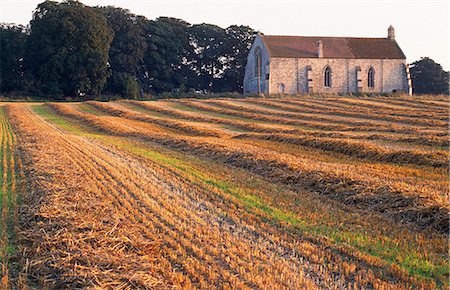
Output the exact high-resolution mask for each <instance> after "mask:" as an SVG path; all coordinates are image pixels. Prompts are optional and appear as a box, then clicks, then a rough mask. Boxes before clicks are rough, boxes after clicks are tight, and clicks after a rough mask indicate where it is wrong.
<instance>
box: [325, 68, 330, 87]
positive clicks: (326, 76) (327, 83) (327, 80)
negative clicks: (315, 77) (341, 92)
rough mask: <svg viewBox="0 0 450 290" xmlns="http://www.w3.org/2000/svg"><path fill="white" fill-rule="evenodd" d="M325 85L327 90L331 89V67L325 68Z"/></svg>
mask: <svg viewBox="0 0 450 290" xmlns="http://www.w3.org/2000/svg"><path fill="white" fill-rule="evenodd" d="M323 85H324V86H325V87H326V88H331V68H330V67H329V66H327V67H325V70H324V82H323Z"/></svg>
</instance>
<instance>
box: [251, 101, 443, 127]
mask: <svg viewBox="0 0 450 290" xmlns="http://www.w3.org/2000/svg"><path fill="white" fill-rule="evenodd" d="M242 103H252V104H256V105H261V106H262V107H267V108H269V109H277V110H281V111H288V112H294V113H314V114H318V115H319V116H322V115H331V116H337V117H351V118H356V119H357V120H369V121H371V122H372V121H375V122H378V123H386V122H393V123H397V124H399V125H414V126H437V127H446V126H447V122H446V121H438V120H429V119H427V118H423V116H422V118H421V119H418V118H411V117H404V116H395V115H390V114H389V113H384V112H383V113H382V114H380V113H381V112H359V111H357V110H353V111H349V110H344V109H339V108H336V107H333V106H324V105H320V104H317V103H316V104H310V103H307V102H302V101H301V100H300V101H289V100H277V99H272V100H270V99H245V100H242Z"/></svg>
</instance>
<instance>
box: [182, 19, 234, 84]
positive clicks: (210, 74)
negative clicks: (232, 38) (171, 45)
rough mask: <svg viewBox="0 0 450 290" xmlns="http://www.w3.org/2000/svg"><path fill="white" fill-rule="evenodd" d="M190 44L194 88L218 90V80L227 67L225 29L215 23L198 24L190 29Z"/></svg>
mask: <svg viewBox="0 0 450 290" xmlns="http://www.w3.org/2000/svg"><path fill="white" fill-rule="evenodd" d="M189 32H190V35H191V45H192V47H193V50H194V52H195V54H194V57H193V59H192V60H193V62H192V70H193V72H194V73H195V80H196V82H195V86H194V88H195V89H196V90H205V91H208V92H216V91H218V88H217V86H218V82H219V80H220V79H222V78H223V75H224V72H225V69H226V67H227V61H228V58H227V51H228V50H229V47H228V40H227V35H226V33H225V30H224V29H222V28H220V27H219V26H216V25H211V24H205V23H203V24H198V25H193V26H192V27H191V28H190V30H189Z"/></svg>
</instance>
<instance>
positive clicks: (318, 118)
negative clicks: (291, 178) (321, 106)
mask: <svg viewBox="0 0 450 290" xmlns="http://www.w3.org/2000/svg"><path fill="white" fill-rule="evenodd" d="M232 102H233V101H232V100H214V101H208V102H205V103H206V104H208V105H211V106H215V107H217V108H220V109H222V108H224V109H227V110H231V111H235V112H242V113H244V112H245V113H248V114H256V115H259V116H261V115H264V116H273V117H277V118H283V119H284V120H290V121H297V122H298V121H301V122H304V121H308V122H318V123H320V124H328V125H335V126H344V127H350V128H351V130H360V131H380V132H394V133H417V132H421V131H424V132H425V131H426V130H427V129H432V130H435V129H434V128H421V127H417V126H406V125H398V124H392V123H389V122H384V123H380V122H374V121H367V120H366V121H362V120H360V119H355V118H348V117H346V118H344V117H337V116H329V115H325V114H320V115H319V114H309V113H289V112H285V111H283V112H280V111H277V110H270V109H261V108H260V107H259V108H258V107H257V106H255V105H252V104H246V105H245V106H242V105H236V104H233V103H232Z"/></svg>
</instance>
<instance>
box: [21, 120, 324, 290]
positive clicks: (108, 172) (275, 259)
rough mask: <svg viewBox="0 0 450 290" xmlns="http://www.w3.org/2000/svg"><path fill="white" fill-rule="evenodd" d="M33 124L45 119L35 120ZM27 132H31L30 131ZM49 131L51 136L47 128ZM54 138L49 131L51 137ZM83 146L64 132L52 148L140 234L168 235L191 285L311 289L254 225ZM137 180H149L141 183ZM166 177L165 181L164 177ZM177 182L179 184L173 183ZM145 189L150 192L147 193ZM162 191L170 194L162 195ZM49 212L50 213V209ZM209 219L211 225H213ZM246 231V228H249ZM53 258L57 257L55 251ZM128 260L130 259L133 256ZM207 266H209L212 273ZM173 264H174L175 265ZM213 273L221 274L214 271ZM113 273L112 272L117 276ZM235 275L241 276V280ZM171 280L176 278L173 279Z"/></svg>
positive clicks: (95, 148) (109, 153)
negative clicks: (224, 215) (223, 215)
mask: <svg viewBox="0 0 450 290" xmlns="http://www.w3.org/2000/svg"><path fill="white" fill-rule="evenodd" d="M16 118H17V117H16ZM22 121H23V120H22ZM35 122H42V121H39V120H36V121H35ZM27 131H32V130H31V128H28V130H27ZM46 131H47V132H51V131H50V129H49V128H47V129H46ZM53 131H54V130H53ZM52 134H53V133H49V135H52ZM46 137H47V138H48V137H49V136H46ZM60 143H61V144H60ZM83 143H84V140H83V139H81V138H73V137H70V136H67V135H63V134H61V136H60V137H57V138H56V137H55V140H54V142H52V144H53V145H54V146H56V145H58V146H61V147H63V149H64V150H67V152H68V153H69V152H70V154H69V155H67V156H66V157H69V159H70V162H74V163H76V164H77V166H79V170H80V171H82V172H85V173H86V176H84V177H83V178H86V177H87V178H89V179H90V182H88V184H92V185H94V184H95V185H96V187H94V188H97V187H98V188H99V189H98V190H94V192H91V194H95V196H96V195H97V194H99V195H101V196H98V197H97V198H100V199H101V200H105V201H106V202H107V201H108V200H111V199H112V201H113V202H112V204H113V205H114V206H115V207H116V210H117V212H120V213H122V215H123V216H124V218H126V219H128V220H129V222H130V223H131V224H132V225H140V226H139V230H140V231H142V233H144V234H147V235H150V234H151V230H152V229H153V230H155V231H157V230H158V229H159V231H158V232H157V233H160V234H162V235H164V236H166V237H168V239H167V240H165V241H164V245H165V246H166V247H167V251H168V252H166V254H167V255H168V256H171V255H172V254H171V253H173V254H175V257H174V258H173V259H175V260H173V261H169V262H171V263H180V266H181V267H182V268H181V269H182V272H183V271H184V272H185V273H184V274H185V275H187V276H188V277H190V278H192V280H193V281H192V282H193V283H197V285H198V286H201V287H206V286H207V285H214V284H210V283H214V282H213V281H217V282H216V283H220V282H228V283H230V285H231V286H234V287H236V286H239V285H241V286H245V285H247V286H249V287H264V285H266V286H267V285H272V284H273V283H276V285H284V286H285V287H293V286H294V285H304V287H306V286H308V287H311V286H313V282H312V281H314V280H310V279H309V278H306V276H310V275H307V274H303V275H302V274H301V273H302V270H301V268H302V266H300V265H299V264H298V262H296V261H297V260H298V258H296V256H293V257H290V256H286V254H284V255H281V253H277V251H278V250H277V249H279V247H280V245H279V242H276V241H274V240H266V239H267V237H266V238H262V237H264V234H263V233H262V232H261V233H259V234H258V236H261V237H260V238H259V239H257V240H256V241H252V239H251V238H252V237H253V239H254V235H255V234H254V231H257V228H255V227H254V226H253V227H251V226H250V225H246V224H245V223H243V224H242V225H241V224H239V223H237V224H236V223H235V222H233V223H231V224H230V222H228V221H227V220H225V221H223V219H222V218H220V217H217V216H215V215H216V214H217V213H215V210H214V207H213V206H211V205H210V206H208V204H207V203H206V204H205V203H204V202H198V201H197V204H192V199H188V198H187V196H191V197H192V193H189V192H190V191H189V188H187V189H182V188H178V189H174V188H173V184H172V185H171V186H170V187H168V188H165V189H164V188H155V191H152V190H150V188H149V186H150V185H155V186H156V187H161V186H162V185H164V184H165V185H166V186H167V183H166V182H165V181H164V180H160V179H158V178H157V181H156V180H151V179H152V178H151V173H152V172H147V171H146V170H144V169H143V168H141V167H140V166H138V164H136V166H131V167H129V166H127V164H133V160H122V158H126V156H121V154H119V153H114V154H112V151H109V150H110V149H104V148H102V147H100V146H98V145H96V144H95V143H91V142H87V143H88V144H83ZM105 151H106V152H105ZM81 153H83V154H81ZM117 155H119V156H120V158H119V156H117ZM118 159H119V160H118ZM58 162H60V163H63V162H64V160H61V159H59V160H58ZM134 163H136V161H134ZM69 168H70V167H69ZM127 170H128V172H127ZM130 171H131V172H130ZM133 171H135V172H133ZM141 171H142V172H141ZM153 174H154V173H153ZM138 176H143V177H145V178H143V180H142V181H141V180H140V179H139V178H138ZM164 177H165V178H167V176H165V175H164ZM128 180H132V182H131V184H129V183H130V182H127V181H128ZM73 182H76V180H75V181H73ZM83 182H86V181H83ZM174 183H175V184H176V182H175V181H174ZM161 184H162V185H161ZM144 188H147V190H146V191H144ZM81 189H82V191H81V192H85V193H86V192H89V191H87V190H86V189H84V188H81ZM149 191H150V192H149ZM161 192H164V193H165V194H166V195H167V196H166V195H161V194H160V193H161ZM204 194H207V193H206V192H205V193H202V192H200V193H199V195H198V196H197V197H196V198H197V199H198V198H200V197H201V196H202V195H204ZM77 206H80V205H77ZM104 206H106V205H104ZM46 212H47V213H48V212H51V211H48V210H47V211H46ZM127 212H129V214H127ZM218 218H220V221H221V223H222V224H221V225H220V226H219V225H217V224H218V222H217V223H216V222H214V221H215V220H217V219H218ZM211 221H213V222H212V223H211ZM211 224H212V225H211ZM213 225H214V226H213ZM246 227H248V228H247V229H246ZM250 228H251V230H250ZM149 229H150V230H149ZM145 231H147V232H145ZM148 231H150V232H148ZM237 233H239V234H237ZM136 234H139V232H137V233H136ZM274 243H275V244H274ZM221 244H224V245H226V246H227V247H224V248H223V249H221V251H223V254H225V253H226V255H227V256H226V257H224V256H223V254H221V253H220V251H219V249H217V245H221ZM255 249H258V251H255ZM218 251H219V252H218ZM208 252H209V254H208ZM53 254H54V255H56V253H53ZM213 254H214V255H213ZM250 254H251V255H253V256H252V257H251V258H250V256H248V258H246V255H250ZM186 255H187V256H188V259H187V260H183V259H179V258H178V259H177V258H176V257H179V256H186ZM219 257H220V258H219ZM124 258H128V259H131V258H133V257H124ZM79 259H80V258H79ZM196 259H197V260H196ZM132 261H133V260H132ZM196 261H197V262H196ZM258 261H270V263H256V265H254V264H255V262H258ZM72 262H73V261H72ZM91 262H95V261H91ZM69 264H70V263H69ZM166 264H167V263H166ZM269 264H270V266H269ZM208 265H210V268H209V270H208ZM226 265H229V266H228V268H227V267H225V266H226ZM66 266H68V265H66ZM172 266H174V265H173V264H172ZM193 266H198V268H194V269H192V270H189V267H193ZM211 269H213V270H211ZM227 269H228V270H227ZM87 270H89V268H88V269H87ZM180 271H181V270H180ZM215 271H218V273H214V272H215ZM82 273H83V272H82ZM227 273H228V274H227ZM255 273H260V275H255ZM84 274H87V273H84ZM112 274H113V273H109V275H110V276H113V277H114V275H112ZM235 274H239V276H236V275H235ZM202 277H203V278H202ZM220 277H224V278H223V279H227V277H228V280H227V281H221V280H220V279H221V278H220ZM103 278H104V277H103ZM171 278H172V279H174V277H171ZM246 280H247V281H246ZM134 282H135V283H137V282H136V281H134ZM110 283H113V282H110ZM137 285H139V284H137ZM328 285H330V284H328ZM216 286H218V284H217V285H216Z"/></svg>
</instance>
